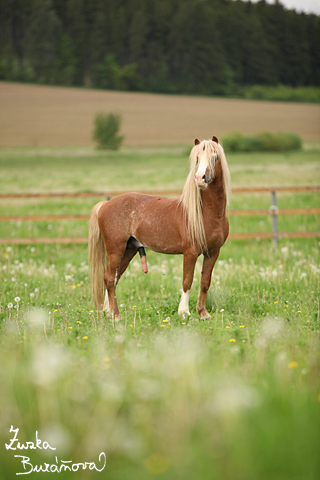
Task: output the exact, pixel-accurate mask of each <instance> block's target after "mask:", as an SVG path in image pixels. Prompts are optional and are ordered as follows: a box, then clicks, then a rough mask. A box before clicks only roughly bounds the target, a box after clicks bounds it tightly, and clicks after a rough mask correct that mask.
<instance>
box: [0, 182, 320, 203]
mask: <svg viewBox="0 0 320 480" xmlns="http://www.w3.org/2000/svg"><path fill="white" fill-rule="evenodd" d="M318 191H320V185H308V186H301V187H245V188H233V189H232V193H271V192H279V193H281V192H282V193H285V192H318ZM123 193H127V192H124V191H122V192H120V191H119V192H111V191H107V190H106V191H104V192H69V193H63V192H42V193H3V194H0V200H2V199H7V198H57V197H61V198H67V197H71V198H73V197H108V198H112V197H117V196H118V195H122V194H123ZM141 193H145V194H147V195H165V196H170V195H180V194H181V190H177V189H176V190H146V191H143V192H141Z"/></svg>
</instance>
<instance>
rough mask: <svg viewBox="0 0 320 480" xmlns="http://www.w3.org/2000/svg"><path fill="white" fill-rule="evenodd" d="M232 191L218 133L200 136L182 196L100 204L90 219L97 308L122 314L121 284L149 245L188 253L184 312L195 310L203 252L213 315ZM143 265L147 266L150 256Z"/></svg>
mask: <svg viewBox="0 0 320 480" xmlns="http://www.w3.org/2000/svg"><path fill="white" fill-rule="evenodd" d="M229 192H230V174H229V169H228V165H227V161H226V158H225V154H224V151H223V148H222V146H221V145H220V144H219V142H218V139H217V137H213V138H212V140H203V141H202V142H200V141H199V140H198V139H196V140H195V146H194V147H193V148H192V150H191V154H190V173H189V175H188V178H187V180H186V183H185V186H184V189H183V192H182V195H181V196H180V197H178V198H167V197H161V196H153V195H145V194H142V193H124V194H123V195H119V196H118V197H115V198H112V199H111V200H109V201H104V202H99V203H98V204H97V205H95V206H94V207H93V209H92V212H91V217H90V225H89V269H90V278H91V291H92V294H93V298H94V301H95V305H96V308H97V309H101V307H102V308H103V310H106V311H108V312H109V313H110V314H111V315H112V317H113V318H115V319H119V318H121V317H120V314H119V309H118V305H117V300H116V293H115V291H116V286H117V284H118V282H119V280H120V278H121V275H123V273H124V272H125V270H126V268H127V267H128V265H129V263H130V261H131V260H132V258H133V257H134V256H135V255H136V253H137V252H138V250H139V253H140V255H142V256H144V255H145V252H144V248H143V247H147V248H149V249H151V250H153V251H155V252H159V253H167V254H183V283H182V287H183V291H182V295H181V301H180V303H179V308H178V313H179V315H182V316H183V315H184V314H188V315H190V312H189V295H190V290H191V286H192V282H193V275H194V268H195V264H196V261H197V258H198V257H199V255H201V254H203V256H204V258H203V267H202V272H201V284H200V292H199V296H198V301H197V312H198V314H199V316H200V318H201V319H205V318H211V317H210V314H209V312H208V311H207V307H206V302H207V292H208V289H209V287H210V283H211V274H212V269H213V267H214V264H215V263H216V261H217V258H218V256H219V252H220V248H221V247H222V245H223V244H224V242H225V241H226V239H227V237H228V233H229V224H228V220H227V217H226V205H227V201H228V195H229ZM105 256H107V267H106V269H105ZM142 259H143V260H145V258H142ZM143 269H144V271H147V267H146V262H145V261H144V262H143ZM103 280H104V282H103ZM103 283H104V284H103ZM104 287H105V292H104Z"/></svg>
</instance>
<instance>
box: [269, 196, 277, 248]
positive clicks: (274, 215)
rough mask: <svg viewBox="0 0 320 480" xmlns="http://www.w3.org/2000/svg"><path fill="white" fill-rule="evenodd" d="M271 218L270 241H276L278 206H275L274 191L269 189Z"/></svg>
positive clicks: (275, 197)
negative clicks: (271, 234) (271, 235)
mask: <svg viewBox="0 0 320 480" xmlns="http://www.w3.org/2000/svg"><path fill="white" fill-rule="evenodd" d="M270 210H271V218H272V233H273V237H272V241H273V243H278V218H277V217H278V215H277V211H278V206H277V196H276V191H275V190H272V191H271V207H270Z"/></svg>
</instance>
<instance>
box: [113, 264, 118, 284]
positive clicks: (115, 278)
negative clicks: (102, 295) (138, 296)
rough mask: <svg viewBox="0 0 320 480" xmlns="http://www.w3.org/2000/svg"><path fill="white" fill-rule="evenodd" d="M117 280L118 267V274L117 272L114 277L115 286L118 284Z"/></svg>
mask: <svg viewBox="0 0 320 480" xmlns="http://www.w3.org/2000/svg"><path fill="white" fill-rule="evenodd" d="M117 281H118V269H117V268H116V274H115V277H114V286H115V287H116V286H117Z"/></svg>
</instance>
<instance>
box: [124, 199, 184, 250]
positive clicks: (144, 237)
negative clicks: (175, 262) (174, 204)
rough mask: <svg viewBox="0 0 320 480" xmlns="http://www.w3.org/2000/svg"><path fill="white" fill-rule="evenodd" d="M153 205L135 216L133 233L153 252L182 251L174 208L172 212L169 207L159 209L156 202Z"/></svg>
mask: <svg viewBox="0 0 320 480" xmlns="http://www.w3.org/2000/svg"><path fill="white" fill-rule="evenodd" d="M153 206H154V208H149V209H148V211H146V210H144V211H142V212H141V214H140V215H138V216H137V218H136V221H135V222H134V232H133V235H134V236H135V237H136V238H137V240H139V242H141V243H142V244H143V245H144V246H145V247H147V248H149V249H150V250H153V251H155V252H159V253H167V254H179V253H182V242H181V235H180V228H179V225H178V224H177V218H176V216H175V215H174V214H173V213H176V208H175V209H174V212H172V209H171V208H162V209H160V208H159V207H158V204H155V205H153ZM159 206H160V205H159ZM168 206H169V205H168ZM157 207H158V208H157Z"/></svg>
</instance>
